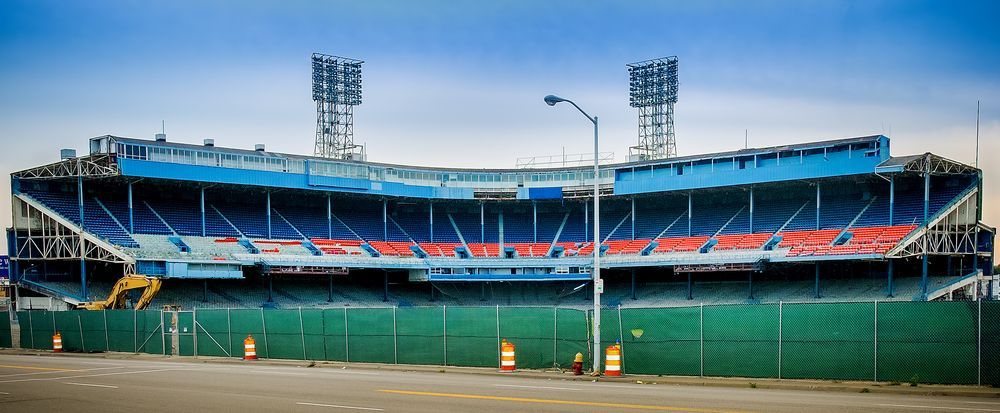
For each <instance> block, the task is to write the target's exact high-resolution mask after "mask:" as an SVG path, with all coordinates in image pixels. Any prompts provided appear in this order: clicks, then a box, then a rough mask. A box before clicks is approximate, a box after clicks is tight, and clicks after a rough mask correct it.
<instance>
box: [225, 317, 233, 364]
mask: <svg viewBox="0 0 1000 413" xmlns="http://www.w3.org/2000/svg"><path fill="white" fill-rule="evenodd" d="M226 332H227V333H228V334H227V337H228V338H229V356H230V357H232V356H233V322H232V317H231V316H230V314H229V307H226Z"/></svg>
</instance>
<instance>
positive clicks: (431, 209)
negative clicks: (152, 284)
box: [427, 202, 434, 242]
mask: <svg viewBox="0 0 1000 413" xmlns="http://www.w3.org/2000/svg"><path fill="white" fill-rule="evenodd" d="M427 205H428V208H429V211H428V212H427V217H428V218H429V220H428V222H429V223H430V236H431V242H434V203H433V202H429V203H428V204H427Z"/></svg>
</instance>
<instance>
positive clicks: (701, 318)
mask: <svg viewBox="0 0 1000 413" xmlns="http://www.w3.org/2000/svg"><path fill="white" fill-rule="evenodd" d="M698 349H699V350H698V359H699V366H700V367H699V370H698V371H699V373H698V375H699V376H701V377H705V303H700V304H698Z"/></svg>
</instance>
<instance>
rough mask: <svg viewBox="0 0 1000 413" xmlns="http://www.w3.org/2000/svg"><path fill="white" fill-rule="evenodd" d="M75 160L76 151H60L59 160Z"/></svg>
mask: <svg viewBox="0 0 1000 413" xmlns="http://www.w3.org/2000/svg"><path fill="white" fill-rule="evenodd" d="M73 158H76V149H60V150H59V159H62V160H67V159H73Z"/></svg>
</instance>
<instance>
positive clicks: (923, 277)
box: [920, 252, 928, 298]
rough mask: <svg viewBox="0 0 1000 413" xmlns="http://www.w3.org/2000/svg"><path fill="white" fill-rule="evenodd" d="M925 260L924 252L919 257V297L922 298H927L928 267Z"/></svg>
mask: <svg viewBox="0 0 1000 413" xmlns="http://www.w3.org/2000/svg"><path fill="white" fill-rule="evenodd" d="M927 260H928V255H927V253H926V252H925V253H924V254H923V255H922V256H921V262H920V297H922V298H926V297H927V267H928V263H927Z"/></svg>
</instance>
